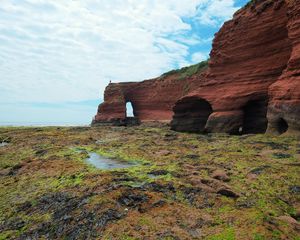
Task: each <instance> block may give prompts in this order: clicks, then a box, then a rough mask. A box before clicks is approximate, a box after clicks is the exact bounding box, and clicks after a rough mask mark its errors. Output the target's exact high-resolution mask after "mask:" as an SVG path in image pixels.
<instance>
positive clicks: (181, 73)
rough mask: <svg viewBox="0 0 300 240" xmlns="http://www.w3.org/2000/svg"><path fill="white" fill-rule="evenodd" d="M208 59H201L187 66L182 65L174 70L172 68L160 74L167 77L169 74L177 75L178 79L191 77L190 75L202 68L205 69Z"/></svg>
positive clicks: (200, 70)
mask: <svg viewBox="0 0 300 240" xmlns="http://www.w3.org/2000/svg"><path fill="white" fill-rule="evenodd" d="M208 61H209V60H206V61H202V62H200V63H197V64H194V65H191V66H188V67H183V68H181V69H176V70H172V71H169V72H166V73H164V74H162V76H161V77H167V76H170V75H175V74H177V75H178V78H179V79H185V78H187V77H191V76H192V75H194V74H196V73H200V72H202V71H203V70H205V69H206V68H207V67H208Z"/></svg>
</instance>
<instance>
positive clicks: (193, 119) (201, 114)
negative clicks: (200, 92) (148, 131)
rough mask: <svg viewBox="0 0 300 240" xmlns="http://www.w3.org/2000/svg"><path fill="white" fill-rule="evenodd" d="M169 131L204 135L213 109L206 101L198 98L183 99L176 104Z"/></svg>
mask: <svg viewBox="0 0 300 240" xmlns="http://www.w3.org/2000/svg"><path fill="white" fill-rule="evenodd" d="M173 111H174V115H173V119H172V121H171V129H172V130H175V131H178V132H193V133H204V132H205V126H206V122H207V120H208V117H209V115H210V114H212V112H213V109H212V106H211V105H210V103H209V102H208V101H206V100H205V99H203V98H199V97H185V98H182V99H180V100H179V101H177V102H176V104H175V106H174V107H173Z"/></svg>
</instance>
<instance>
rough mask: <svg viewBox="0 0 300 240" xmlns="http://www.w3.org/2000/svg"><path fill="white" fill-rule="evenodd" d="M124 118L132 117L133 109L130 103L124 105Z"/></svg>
mask: <svg viewBox="0 0 300 240" xmlns="http://www.w3.org/2000/svg"><path fill="white" fill-rule="evenodd" d="M126 117H134V109H133V105H132V103H131V102H127V103H126Z"/></svg>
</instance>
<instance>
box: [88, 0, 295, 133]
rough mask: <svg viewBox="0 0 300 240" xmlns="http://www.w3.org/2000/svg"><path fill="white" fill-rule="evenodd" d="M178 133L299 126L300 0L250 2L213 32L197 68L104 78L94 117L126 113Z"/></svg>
mask: <svg viewBox="0 0 300 240" xmlns="http://www.w3.org/2000/svg"><path fill="white" fill-rule="evenodd" d="M128 101H131V102H132V105H133V108H134V113H135V117H137V118H139V119H140V120H141V121H153V120H158V121H166V122H170V121H171V120H172V118H173V120H172V122H171V127H172V129H174V130H177V131H188V132H226V133H234V134H235V133H246V134H248V133H264V132H265V131H266V130H268V132H272V133H284V132H293V133H296V132H300V0H291V1H288V0H256V1H252V2H251V3H249V4H248V5H247V6H246V7H244V8H242V9H241V10H239V11H238V12H237V13H235V15H234V17H233V19H232V20H230V21H228V22H226V23H225V24H224V25H223V27H222V28H221V29H220V31H219V32H218V33H217V34H216V36H215V39H214V41H213V49H212V51H211V53H210V62H209V66H208V68H207V69H205V70H204V71H202V72H201V73H197V74H194V75H193V76H190V77H187V78H183V79H181V78H180V77H179V76H178V74H176V73H175V74H170V75H168V76H167V77H163V78H157V79H153V80H148V81H144V82H140V83H118V84H110V85H109V86H108V87H107V89H106V91H105V101H104V103H103V104H101V105H100V106H99V109H98V114H97V115H96V117H95V120H94V122H101V121H110V120H112V119H115V118H124V117H126V108H125V105H126V102H128Z"/></svg>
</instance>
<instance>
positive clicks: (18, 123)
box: [0, 122, 89, 127]
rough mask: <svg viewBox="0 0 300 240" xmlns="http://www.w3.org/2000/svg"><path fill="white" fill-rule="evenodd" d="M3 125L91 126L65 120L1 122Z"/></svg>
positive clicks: (0, 124)
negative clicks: (65, 121)
mask: <svg viewBox="0 0 300 240" xmlns="http://www.w3.org/2000/svg"><path fill="white" fill-rule="evenodd" d="M0 126H2V127H47V126H60V127H72V126H83V127H84V126H89V124H88V123H64V122H0Z"/></svg>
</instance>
